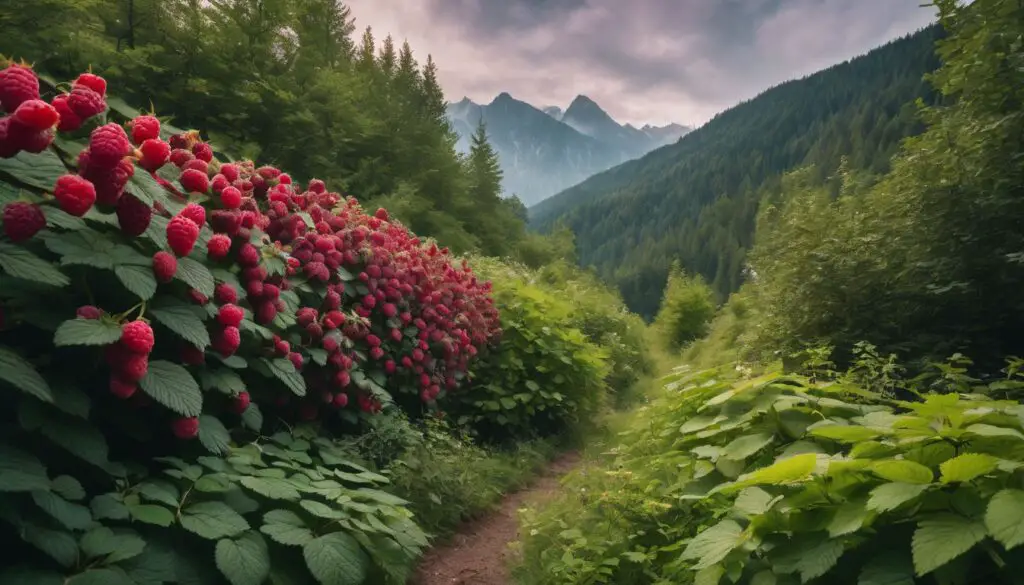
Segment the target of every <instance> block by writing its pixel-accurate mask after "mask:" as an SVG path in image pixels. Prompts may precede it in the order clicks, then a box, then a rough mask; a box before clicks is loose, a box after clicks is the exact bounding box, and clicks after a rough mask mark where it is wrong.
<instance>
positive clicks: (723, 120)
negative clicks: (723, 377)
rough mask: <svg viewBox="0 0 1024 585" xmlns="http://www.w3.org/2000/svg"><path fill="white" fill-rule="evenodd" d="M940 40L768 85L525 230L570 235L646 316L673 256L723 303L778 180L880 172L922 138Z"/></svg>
mask: <svg viewBox="0 0 1024 585" xmlns="http://www.w3.org/2000/svg"><path fill="white" fill-rule="evenodd" d="M939 34H940V29H939V28H938V27H932V28H929V29H926V30H924V31H921V32H920V33H918V34H915V35H913V36H910V37H907V38H903V39H900V40H897V41H894V42H892V43H890V44H888V45H886V46H884V47H881V48H879V49H876V50H874V51H872V52H870V53H869V54H867V55H865V56H862V57H859V58H857V59H854V60H852V61H849V62H846V63H842V64H840V65H836V66H834V67H832V68H829V69H827V70H825V71H822V72H820V73H817V74H815V75H812V76H810V77H807V78H804V79H801V80H797V81H791V82H788V83H785V84H782V85H780V86H778V87H775V88H772V89H770V90H768V91H766V92H764V93H763V94H761V95H760V96H758V97H756V98H754V99H752V100H750V101H747V102H744V103H742V104H740V105H738V106H736V107H734V108H732V109H730V110H727V111H725V112H723V113H721V114H719V115H718V116H716V117H715V118H714V119H712V120H711V121H710V122H708V123H707V124H705V125H704V126H702V127H701V128H699V129H697V130H695V131H694V132H692V133H690V134H688V135H687V136H684V137H683V138H682V140H680V141H679V142H678V143H676V144H673V145H670V146H666V147H663V148H661V149H658V150H656V151H654V152H652V153H650V154H648V155H647V156H645V157H643V158H641V159H639V160H635V161H631V162H628V163H625V164H623V165H620V166H618V167H616V168H614V169H611V170H609V171H607V172H604V173H601V174H599V175H596V176H594V177H592V178H590V179H588V180H587V181H584V182H583V183H581V184H580V185H577V186H576V187H573V188H571V189H569V190H567V191H564V192H562V193H560V194H558V195H555V196H554V197H552V198H551V199H549V200H547V201H544V202H542V203H540V204H539V205H537V206H536V207H533V208H531V210H530V213H531V222H532V223H533V224H534V225H535V226H536V227H537V228H538V229H541V230H548V229H551V228H552V226H554V225H556V224H558V223H564V224H565V225H567V226H569V227H570V228H571V229H572V231H573V232H574V233H575V235H576V245H577V249H578V253H579V260H580V263H581V264H583V265H584V266H589V265H593V266H595V267H596V268H597V269H598V271H599V272H600V274H601V275H602V277H604V278H605V279H607V280H608V281H610V282H613V283H615V284H616V285H617V286H618V287H619V289H620V290H621V291H622V294H623V296H624V298H625V299H626V301H627V303H628V304H629V306H630V307H631V308H632V309H633V310H635V311H637V312H639V313H641V314H643V315H645V316H647V317H651V316H653V314H654V313H655V311H656V310H657V307H658V302H659V295H660V293H661V291H662V289H663V287H664V285H665V280H666V276H667V274H668V270H669V266H670V264H671V263H672V261H673V260H675V259H679V260H681V261H682V264H683V268H685V269H686V270H688V271H690V272H695V273H698V274H701V275H703V276H704V277H705V278H706V279H707V280H708V281H709V282H711V283H712V284H713V287H714V289H715V290H716V291H717V293H718V295H719V298H720V300H724V299H725V297H726V296H727V295H728V294H729V293H730V292H732V291H734V290H736V289H737V288H738V287H739V285H740V283H741V281H742V272H743V268H744V264H745V260H746V254H747V251H748V250H749V249H750V246H751V244H752V242H753V237H754V223H755V217H756V215H757V211H758V208H759V206H760V205H761V202H762V201H763V200H765V199H766V198H767V197H769V196H770V195H771V194H772V193H774V192H777V190H778V184H779V177H780V175H781V174H782V173H783V172H785V171H787V170H790V169H792V168H794V167H796V166H799V165H803V164H814V165H816V167H815V168H816V170H815V171H814V180H815V181H817V182H819V183H821V182H824V181H826V179H827V178H828V177H830V176H832V175H833V174H834V173H835V171H836V169H837V168H838V167H839V165H840V160H841V158H842V157H843V156H846V157H848V166H849V167H850V168H852V169H863V170H866V171H868V172H870V173H882V172H884V171H886V170H887V169H888V164H889V158H890V157H891V156H892V155H893V154H894V153H895V151H896V148H897V147H898V145H899V141H900V140H901V139H902V138H904V137H906V136H908V135H911V134H914V133H916V132H919V131H920V129H921V124H920V122H919V120H918V119H917V116H916V110H915V108H914V107H913V102H914V100H915V99H917V98H923V99H924V100H925V101H926V102H930V101H931V100H932V99H933V97H932V96H933V93H932V92H931V91H930V88H929V86H928V85H927V83H926V82H925V81H924V79H923V76H924V74H925V73H927V72H929V71H932V70H934V69H935V67H936V65H937V59H936V57H935V53H934V43H935V40H936V38H937V37H938V36H939ZM833 188H834V185H833Z"/></svg>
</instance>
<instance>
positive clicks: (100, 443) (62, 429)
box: [39, 412, 121, 475]
mask: <svg viewBox="0 0 1024 585" xmlns="http://www.w3.org/2000/svg"><path fill="white" fill-rule="evenodd" d="M39 430H40V431H41V432H42V433H43V435H45V436H46V438H47V439H50V441H52V442H53V443H54V444H56V445H59V446H60V447H62V448H64V449H65V450H66V451H67V452H68V453H72V454H74V455H76V456H78V457H79V458H80V459H82V460H84V461H88V462H89V463H92V464H93V465H95V466H96V467H99V468H101V469H104V470H107V471H108V472H109V473H113V474H114V475H120V474H121V472H118V471H116V469H114V468H115V467H118V466H117V465H115V464H112V463H110V459H109V452H110V451H109V448H108V447H107V439H106V437H104V435H103V433H101V432H100V431H99V429H98V428H96V426H94V425H92V424H90V423H89V422H87V421H84V420H81V419H78V418H72V417H68V416H65V415H63V414H60V413H57V412H51V413H48V414H47V416H46V422H45V424H43V425H42V426H41V427H40V429H39Z"/></svg>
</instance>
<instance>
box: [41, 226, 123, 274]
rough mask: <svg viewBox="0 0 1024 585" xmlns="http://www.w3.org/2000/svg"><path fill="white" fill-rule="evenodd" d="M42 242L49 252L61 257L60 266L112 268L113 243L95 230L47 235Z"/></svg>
mask: <svg viewBox="0 0 1024 585" xmlns="http://www.w3.org/2000/svg"><path fill="white" fill-rule="evenodd" d="M43 241H44V242H45V243H46V247H47V248H49V249H50V251H51V252H53V253H54V254H58V255H60V256H61V259H60V263H61V265H62V266H69V265H72V264H80V265H83V266H92V267H94V268H104V269H107V270H110V269H112V268H113V267H114V260H113V258H112V257H111V252H112V251H113V250H114V243H113V242H111V241H110V240H109V239H107V238H106V237H104V236H103V234H101V233H99V232H97V231H95V230H92V229H84V230H79V231H76V232H67V233H63V234H48V235H47V236H46V237H45V238H44V240H43Z"/></svg>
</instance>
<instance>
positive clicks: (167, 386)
mask: <svg viewBox="0 0 1024 585" xmlns="http://www.w3.org/2000/svg"><path fill="white" fill-rule="evenodd" d="M139 386H140V387H141V388H142V390H143V391H144V392H145V393H146V394H148V395H149V397H150V398H152V399H153V400H156V401H157V402H159V403H160V404H163V405H164V406H166V407H167V408H169V409H171V410H173V411H174V412H176V413H178V414H180V415H182V416H199V414H200V413H201V412H202V410H203V395H202V393H201V392H200V391H199V384H197V383H196V380H195V378H193V377H192V374H190V373H188V370H186V369H185V368H183V367H181V366H179V365H178V364H174V363H171V362H168V361H164V360H157V361H153V362H150V363H149V371H148V372H146V377H145V378H143V379H142V381H141V382H140V383H139Z"/></svg>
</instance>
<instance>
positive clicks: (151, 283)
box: [114, 266, 156, 301]
mask: <svg viewBox="0 0 1024 585" xmlns="http://www.w3.org/2000/svg"><path fill="white" fill-rule="evenodd" d="M114 274H115V275H117V279H118V280H120V281H121V284H123V285H124V287H125V288H126V289H128V290H129V291H131V292H132V293H133V294H135V295H136V296H137V297H139V299H141V300H143V301H148V300H149V299H151V298H153V295H155V294H156V277H154V276H153V270H152V269H151V268H147V267H145V266H118V267H116V268H114Z"/></svg>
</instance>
